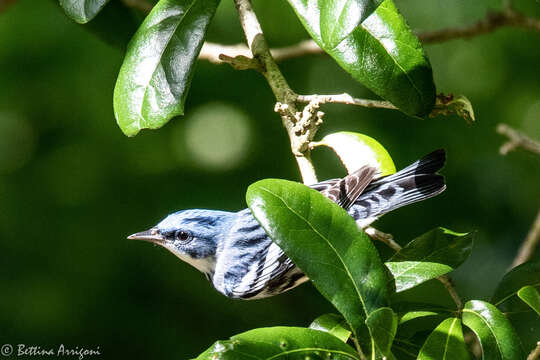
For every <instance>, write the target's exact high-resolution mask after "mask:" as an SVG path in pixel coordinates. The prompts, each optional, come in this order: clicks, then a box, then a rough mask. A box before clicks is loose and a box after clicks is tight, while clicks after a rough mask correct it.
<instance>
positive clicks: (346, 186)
mask: <svg viewBox="0 0 540 360" xmlns="http://www.w3.org/2000/svg"><path fill="white" fill-rule="evenodd" d="M375 175H377V169H376V168H375V167H373V166H368V165H366V166H362V167H361V168H360V169H358V170H356V171H355V172H353V173H352V174H349V175H347V176H345V177H344V178H343V179H340V180H338V181H336V182H335V183H333V184H332V185H330V186H328V187H326V188H324V189H323V190H319V191H320V192H321V193H322V194H323V195H324V196H326V197H327V198H329V199H330V200H332V201H334V202H335V203H337V204H338V205H339V206H341V207H343V208H344V209H348V208H349V207H350V206H351V205H352V204H354V202H355V201H356V199H358V197H359V196H360V195H361V194H362V192H363V191H364V189H365V188H366V187H367V186H368V185H369V183H370V182H371V181H372V180H373V178H374V177H375Z"/></svg>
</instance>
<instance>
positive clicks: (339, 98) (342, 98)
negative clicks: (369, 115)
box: [296, 93, 397, 110]
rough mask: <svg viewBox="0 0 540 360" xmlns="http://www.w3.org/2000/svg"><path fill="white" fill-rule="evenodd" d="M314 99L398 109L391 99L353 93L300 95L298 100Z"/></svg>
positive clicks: (321, 102) (323, 101)
mask: <svg viewBox="0 0 540 360" xmlns="http://www.w3.org/2000/svg"><path fill="white" fill-rule="evenodd" d="M314 100H316V101H318V102H319V104H327V103H337V104H347V105H357V106H364V107H370V108H382V109H393V110H396V109H397V107H396V106H395V105H393V104H392V103H391V102H389V101H384V100H369V99H358V98H353V97H352V96H351V95H349V94H347V93H343V94H339V95H298V98H297V100H296V101H298V102H303V103H307V102H310V101H314Z"/></svg>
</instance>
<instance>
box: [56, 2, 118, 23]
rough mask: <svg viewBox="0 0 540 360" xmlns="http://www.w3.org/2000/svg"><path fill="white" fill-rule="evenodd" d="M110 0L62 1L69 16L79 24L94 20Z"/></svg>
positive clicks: (61, 4)
mask: <svg viewBox="0 0 540 360" xmlns="http://www.w3.org/2000/svg"><path fill="white" fill-rule="evenodd" d="M108 2H109V0H60V6H62V8H63V9H64V11H65V13H66V14H67V16H69V17H70V18H71V19H73V20H74V21H76V22H78V23H79V24H86V23H87V22H89V21H90V20H92V19H93V18H94V17H95V16H96V15H97V14H98V13H99V12H100V11H101V9H103V7H104V6H105V5H106V4H107V3H108Z"/></svg>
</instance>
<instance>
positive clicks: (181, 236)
mask: <svg viewBox="0 0 540 360" xmlns="http://www.w3.org/2000/svg"><path fill="white" fill-rule="evenodd" d="M190 237H191V234H190V233H189V231H184V230H179V231H177V232H176V238H177V239H178V240H180V241H186V240H188V239H189V238H190Z"/></svg>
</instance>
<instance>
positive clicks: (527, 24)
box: [418, 8, 540, 44]
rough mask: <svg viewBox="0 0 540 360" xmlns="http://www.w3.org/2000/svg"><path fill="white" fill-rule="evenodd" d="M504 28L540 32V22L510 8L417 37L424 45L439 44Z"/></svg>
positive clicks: (420, 34) (423, 33)
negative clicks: (467, 23)
mask: <svg viewBox="0 0 540 360" xmlns="http://www.w3.org/2000/svg"><path fill="white" fill-rule="evenodd" d="M505 26H510V27H519V28H524V29H529V30H535V31H540V20H538V19H536V18H532V17H527V16H525V15H524V14H522V13H520V12H518V11H516V10H513V9H512V8H505V9H504V10H503V11H496V12H488V13H486V16H485V17H484V18H483V19H481V20H479V21H477V22H476V23H474V24H472V25H465V26H461V27H455V28H447V29H441V30H435V31H426V32H421V33H419V34H418V37H419V38H420V41H422V42H423V43H424V44H431V43H441V42H445V41H449V40H453V39H460V38H461V39H468V38H472V37H474V36H478V35H482V34H486V33H490V32H493V31H495V30H497V29H498V28H501V27H505Z"/></svg>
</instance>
